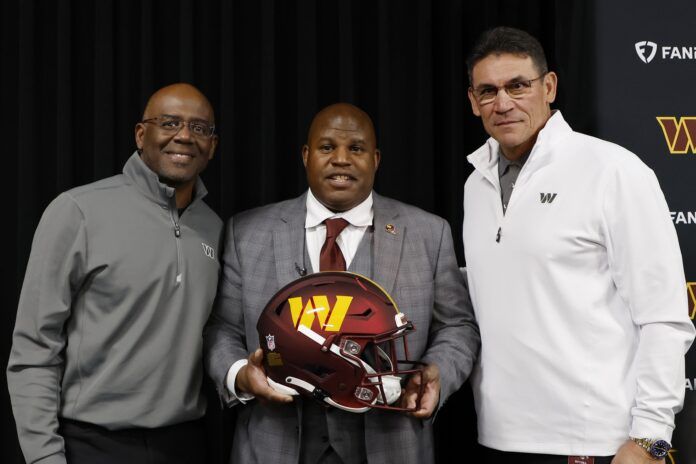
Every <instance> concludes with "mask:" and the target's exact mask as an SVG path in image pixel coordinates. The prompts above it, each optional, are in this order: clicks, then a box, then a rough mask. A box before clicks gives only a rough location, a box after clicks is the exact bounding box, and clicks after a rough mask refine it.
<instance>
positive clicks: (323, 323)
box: [288, 295, 353, 332]
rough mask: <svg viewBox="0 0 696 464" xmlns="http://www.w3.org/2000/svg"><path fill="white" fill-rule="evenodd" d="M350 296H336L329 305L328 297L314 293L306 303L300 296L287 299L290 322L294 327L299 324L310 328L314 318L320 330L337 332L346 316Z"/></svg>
mask: <svg viewBox="0 0 696 464" xmlns="http://www.w3.org/2000/svg"><path fill="white" fill-rule="evenodd" d="M351 301H353V297H352V296H341V295H337V296H336V303H335V304H334V305H333V307H331V306H330V305H329V299H328V298H327V297H326V296H325V295H315V296H313V297H311V298H310V299H308V300H307V302H306V303H304V302H303V301H302V298H300V297H294V298H289V299H288V304H290V312H291V313H292V322H293V324H294V325H295V328H297V327H299V326H300V325H302V326H305V327H307V328H308V329H311V328H312V323H314V320H315V319H316V320H317V321H318V323H319V327H320V328H321V330H324V331H327V332H338V331H339V330H340V329H341V325H343V320H344V319H345V318H346V313H348V308H349V307H350V303H351Z"/></svg>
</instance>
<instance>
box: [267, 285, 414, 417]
mask: <svg viewBox="0 0 696 464" xmlns="http://www.w3.org/2000/svg"><path fill="white" fill-rule="evenodd" d="M257 330H258V333H259V342H260V345H261V348H262V349H263V363H264V367H265V369H266V375H267V377H268V383H269V385H270V386H271V387H272V388H274V389H275V390H276V391H279V392H281V393H285V394H288V395H298V394H302V395H305V396H309V397H312V398H314V399H316V400H318V401H320V402H322V403H325V404H328V405H331V406H334V407H337V408H340V409H343V410H345V411H350V412H358V413H360V412H366V411H368V410H370V408H382V409H393V410H398V411H415V410H417V409H418V408H419V407H420V400H421V397H422V395H423V386H422V384H423V382H420V385H421V386H420V391H419V393H418V396H417V400H416V406H415V408H412V409H406V408H402V407H399V406H395V405H394V403H395V402H396V401H397V400H398V399H399V397H400V396H401V380H402V376H405V375H422V369H423V367H422V363H420V362H416V361H412V360H409V355H408V344H407V342H406V335H408V333H410V332H412V331H413V330H415V328H414V327H413V324H412V323H411V322H410V321H409V320H408V319H407V318H406V315H405V314H403V313H402V312H400V311H399V309H398V308H397V306H396V303H395V302H394V300H393V299H392V298H391V297H390V296H389V295H388V294H387V292H385V291H384V289H382V288H381V287H380V286H379V285H377V284H376V283H375V282H373V281H371V280H370V279H368V278H367V277H364V276H362V275H360V274H354V273H350V272H319V273H316V274H310V275H308V276H305V277H302V278H300V279H297V280H295V281H293V282H291V283H289V284H288V285H286V286H285V287H283V288H282V289H281V290H280V291H278V292H277V293H276V294H275V295H274V296H273V298H271V300H270V301H269V302H268V304H267V305H266V307H265V308H264V310H263V312H262V313H261V316H260V317H259V320H258V323H257ZM399 342H401V343H399ZM399 358H401V359H399ZM401 365H406V366H407V367H409V368H408V369H403V370H402V369H400V368H399V367H400V366H401Z"/></svg>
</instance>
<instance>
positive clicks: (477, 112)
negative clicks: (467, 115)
mask: <svg viewBox="0 0 696 464" xmlns="http://www.w3.org/2000/svg"><path fill="white" fill-rule="evenodd" d="M467 95H468V96H469V103H471V111H472V112H473V113H474V114H475V115H476V116H479V117H481V111H480V110H479V107H478V102H477V101H476V98H475V97H474V91H473V90H471V87H469V90H468V92H467Z"/></svg>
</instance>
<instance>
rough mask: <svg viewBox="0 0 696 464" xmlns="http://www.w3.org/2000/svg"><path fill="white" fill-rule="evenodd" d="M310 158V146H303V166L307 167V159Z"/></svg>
mask: <svg viewBox="0 0 696 464" xmlns="http://www.w3.org/2000/svg"><path fill="white" fill-rule="evenodd" d="M308 157H309V146H307V145H302V164H304V167H305V168H306V167H307V158H308Z"/></svg>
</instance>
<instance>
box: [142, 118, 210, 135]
mask: <svg viewBox="0 0 696 464" xmlns="http://www.w3.org/2000/svg"><path fill="white" fill-rule="evenodd" d="M140 122H142V123H150V124H157V127H159V128H160V129H162V130H163V131H165V132H171V133H172V134H178V133H179V131H180V130H181V128H182V127H184V126H188V128H189V132H191V134H192V135H193V136H194V137H200V138H210V137H212V136H213V134H214V133H215V126H214V125H211V124H208V123H207V122H204V121H184V120H183V119H179V118H172V117H169V116H158V117H156V118H149V119H143V120H142V121H140Z"/></svg>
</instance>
